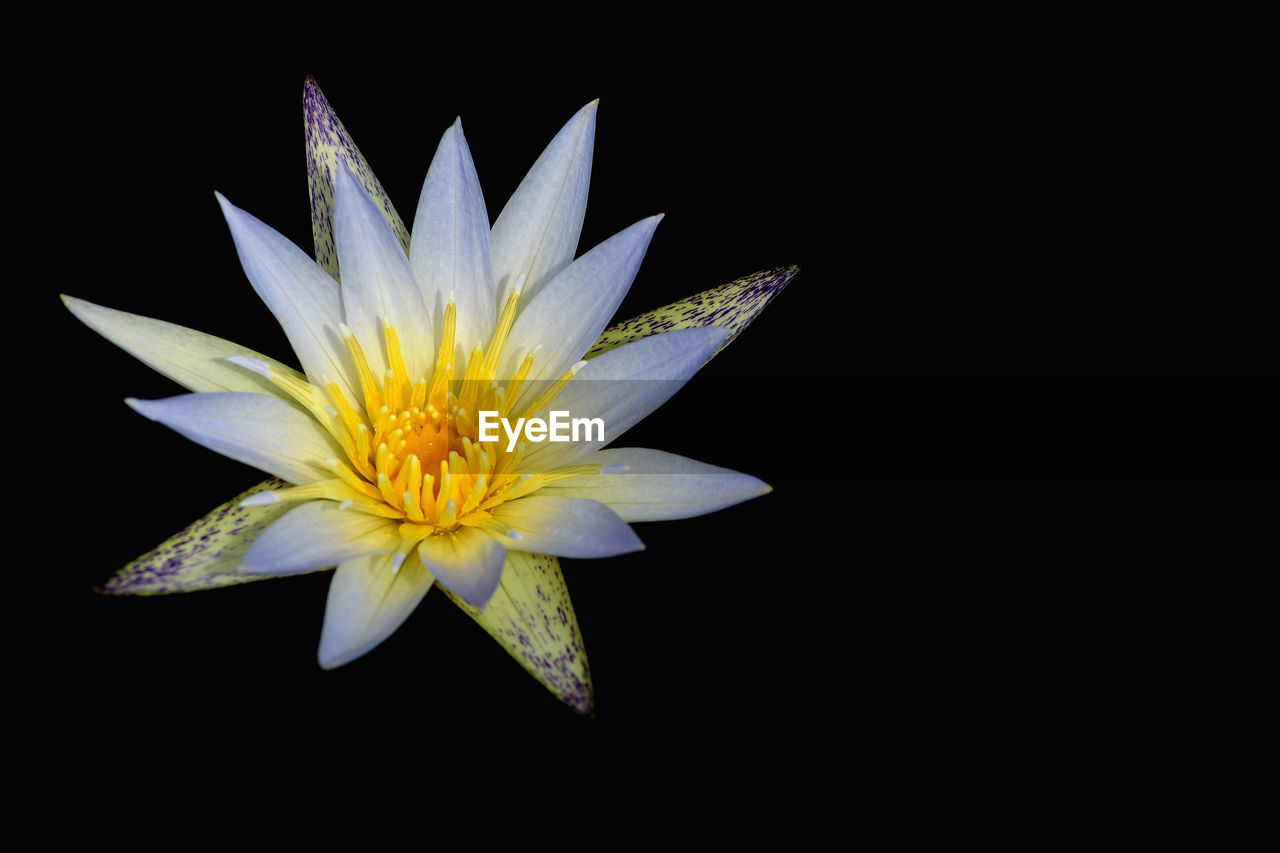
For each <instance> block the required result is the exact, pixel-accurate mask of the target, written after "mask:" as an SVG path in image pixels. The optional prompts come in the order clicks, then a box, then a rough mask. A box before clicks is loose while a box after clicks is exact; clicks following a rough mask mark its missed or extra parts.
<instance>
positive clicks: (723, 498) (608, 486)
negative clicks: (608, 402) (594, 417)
mask: <svg viewBox="0 0 1280 853" xmlns="http://www.w3.org/2000/svg"><path fill="white" fill-rule="evenodd" d="M581 461H582V463H584V464H590V465H605V466H613V467H615V468H620V469H625V470H623V471H622V473H618V474H593V475H591V476H587V477H579V478H578V479H576V480H561V481H559V482H555V483H552V484H551V485H549V486H543V487H542V488H541V489H540V490H539V491H538V495H546V496H548V497H562V498H586V499H589V500H593V501H600V503H602V504H604V505H605V506H607V507H609V509H611V510H613V511H614V512H616V513H617V514H618V515H619V517H621V518H622V519H623V520H625V521H670V520H672V519H677V518H692V517H693V516H697V515H705V514H706V513H709V512H715V511H716V510H719V509H724V508H725V507H728V506H733V505H734V504H737V503H741V502H743V501H746V500H750V499H751V498H755V497H759V496H760V495H764V494H767V493H768V492H769V491H771V490H770V488H769V486H768V485H767V484H766V483H764V482H762V481H761V480H758V479H756V478H755V477H752V476H751V475H750V474H741V473H739V472H737V471H731V470H729V469H728V468H718V467H716V466H715V465H708V464H706V463H705V462H697V461H695V460H693V459H687V458H685V457H683V456H677V455H676V454H674V453H666V452H664V451H661V450H648V449H645V448H639V447H625V448H618V449H616V450H613V449H611V450H601V451H599V452H598V453H595V454H593V455H592V456H591V457H590V458H587V459H583V460H581Z"/></svg>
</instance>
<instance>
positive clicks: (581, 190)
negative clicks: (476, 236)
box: [493, 101, 598, 305]
mask: <svg viewBox="0 0 1280 853" xmlns="http://www.w3.org/2000/svg"><path fill="white" fill-rule="evenodd" d="M597 103H598V102H597V101H592V102H591V103H589V104H587V105H586V106H585V107H583V108H582V109H580V110H578V112H577V114H576V115H574V117H573V118H571V119H569V122H568V123H567V124H566V125H565V126H564V127H563V128H561V130H560V132H559V133H557V134H556V137H555V138H554V139H552V140H551V144H550V145H548V146H547V148H546V150H545V151H543V152H542V155H541V156H540V157H538V160H537V162H535V163H534V164H533V168H531V169H530V170H529V174H527V175H526V176H525V178H524V180H523V181H521V182H520V186H519V187H517V188H516V191H515V193H513V194H512V196H511V199H510V201H508V202H507V205H506V207H504V208H503V209H502V213H500V214H498V219H497V221H496V222H494V223H493V274H494V276H495V280H496V282H497V286H498V299H497V304H498V305H504V304H505V303H506V300H507V296H508V295H509V294H510V293H511V289H512V287H513V286H514V284H515V281H516V279H517V278H518V277H519V276H520V275H521V274H524V276H525V283H524V292H525V294H526V295H527V296H529V297H532V296H533V295H534V294H535V293H537V292H538V291H539V290H540V289H542V287H543V285H545V284H546V283H547V282H549V281H550V280H551V278H552V277H553V276H555V274H556V273H558V272H560V270H562V269H564V268H565V267H566V266H568V264H569V261H571V260H573V256H574V253H575V252H576V251H577V248H578V237H579V236H580V235H581V234H582V220H583V216H584V214H585V213H586V210H587V189H588V188H589V186H590V183H591V156H592V149H593V147H594V145H595V136H596V105H597Z"/></svg>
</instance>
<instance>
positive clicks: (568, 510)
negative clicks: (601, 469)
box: [486, 494, 644, 559]
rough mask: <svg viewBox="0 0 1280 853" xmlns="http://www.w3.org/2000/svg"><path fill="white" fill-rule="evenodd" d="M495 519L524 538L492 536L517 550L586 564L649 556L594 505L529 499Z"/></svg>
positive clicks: (496, 512) (501, 509) (505, 507)
mask: <svg viewBox="0 0 1280 853" xmlns="http://www.w3.org/2000/svg"><path fill="white" fill-rule="evenodd" d="M493 517H494V518H496V519H498V520H499V521H501V522H502V523H503V524H506V525H508V526H509V527H511V529H512V530H514V531H515V532H516V533H517V534H518V535H519V538H514V537H511V536H503V535H501V534H496V533H492V532H490V533H489V535H491V536H493V537H494V538H495V539H497V540H498V541H500V542H502V543H503V544H504V545H506V546H507V547H508V548H511V549H513V550H514V549H520V550H523V551H531V552H534V553H538V554H555V555H556V556H558V557H578V558H586V559H589V558H593V557H615V556H617V555H618V554H629V553H631V552H632V551H643V550H644V543H643V542H641V541H640V537H638V536H636V534H635V531H634V530H632V529H631V528H630V527H629V526H627V523H626V522H625V521H623V520H622V519H621V518H619V517H618V515H617V513H615V512H614V511H613V510H611V509H609V508H608V507H607V506H605V505H604V504H602V503H597V502H596V501H593V500H575V499H571V498H563V497H551V496H545V495H542V494H536V495H530V496H529V497H527V498H520V499H519V500H514V501H508V502H507V503H504V504H501V505H499V506H497V507H494V509H493ZM486 532H489V531H486Z"/></svg>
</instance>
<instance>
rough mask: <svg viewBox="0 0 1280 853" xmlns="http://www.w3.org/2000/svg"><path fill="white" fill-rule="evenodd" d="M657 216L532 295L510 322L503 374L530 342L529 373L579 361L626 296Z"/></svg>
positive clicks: (553, 373) (559, 370) (555, 370)
mask: <svg viewBox="0 0 1280 853" xmlns="http://www.w3.org/2000/svg"><path fill="white" fill-rule="evenodd" d="M660 221H662V216H661V215H659V216H650V217H649V218H648V219H642V220H641V221H639V222H637V223H635V224H634V225H632V226H631V227H630V228H627V229H625V230H623V231H621V232H619V233H617V234H615V235H613V236H612V237H610V238H609V239H608V240H605V241H604V242H603V243H601V244H600V245H599V246H596V247H595V248H594V249H592V250H591V251H590V252H587V253H586V254H585V255H583V256H582V257H580V258H578V259H577V260H575V261H574V262H573V263H571V264H569V266H567V267H565V268H564V270H563V271H561V272H560V274H559V275H557V276H556V277H555V278H554V279H553V280H552V281H551V282H550V283H549V284H547V286H546V287H544V288H543V289H542V290H541V292H539V293H538V294H537V295H536V296H534V297H533V299H531V300H530V301H529V302H528V303H527V304H526V306H525V308H524V310H522V311H521V312H520V314H519V316H518V317H517V318H516V321H515V323H514V324H513V325H512V327H511V333H510V335H509V336H508V338H507V345H506V347H505V351H506V352H507V353H508V355H507V356H506V358H505V372H504V375H505V376H513V375H515V371H516V368H517V367H519V364H520V361H521V359H523V358H524V356H525V354H526V353H527V352H530V351H532V350H533V348H534V347H535V346H540V347H541V349H540V350H539V351H538V355H537V357H536V360H535V361H534V366H533V373H532V376H533V377H534V378H546V379H556V378H558V377H560V376H561V375H562V374H563V373H564V372H565V371H566V370H568V369H569V367H570V366H571V365H573V364H574V363H575V362H577V361H578V360H580V359H581V358H582V354H583V353H584V352H586V351H587V348H588V347H590V346H591V344H592V342H594V341H595V339H596V337H597V336H598V335H599V334H600V332H601V330H602V329H604V327H605V325H606V324H607V323H608V322H609V318H610V317H612V316H613V314H614V312H615V311H617V310H618V305H619V304H621V303H622V299H623V297H624V296H626V295H627V291H628V290H629V289H630V288H631V283H632V282H633V281H635V277H636V273H637V272H638V271H639V270H640V262H641V261H643V260H644V253H645V250H646V249H648V247H649V241H650V240H651V239H652V238H653V231H654V229H655V228H657V227H658V223H659V222H660ZM531 400H532V398H530V401H531ZM518 408H519V407H518V406H517V409H518Z"/></svg>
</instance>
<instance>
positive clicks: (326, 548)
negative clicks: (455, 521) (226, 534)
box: [240, 501, 400, 575]
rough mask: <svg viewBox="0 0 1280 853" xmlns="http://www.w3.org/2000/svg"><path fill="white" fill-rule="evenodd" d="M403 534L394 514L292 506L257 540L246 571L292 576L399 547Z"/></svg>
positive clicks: (328, 504)
mask: <svg viewBox="0 0 1280 853" xmlns="http://www.w3.org/2000/svg"><path fill="white" fill-rule="evenodd" d="M399 541H400V536H399V534H398V533H397V531H396V523H395V522H394V521H392V520H391V519H389V518H382V517H381V516H376V515H370V514H368V513H363V512H353V511H344V510H341V509H338V505H337V504H336V503H334V502H333V501H311V502H309V503H305V504H302V505H301V506H299V507H296V508H294V509H291V510H289V512H288V513H286V514H285V515H284V516H283V517H282V518H281V519H280V520H279V521H277V522H275V523H274V524H272V525H271V526H270V527H268V528H267V530H266V532H264V533H263V534H262V535H261V536H259V537H258V538H257V539H256V540H254V542H253V544H252V545H251V546H249V550H248V552H246V553H245V555H244V562H243V563H241V564H240V571H242V572H247V573H249V574H255V575H292V574H297V573H299V572H310V571H315V570H316V569H324V568H329V567H332V566H336V565H338V564H339V563H342V562H345V561H347V560H350V559H354V558H355V557H363V556H366V555H368V554H377V553H384V552H387V551H392V550H395V547H396V545H397V544H399Z"/></svg>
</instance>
